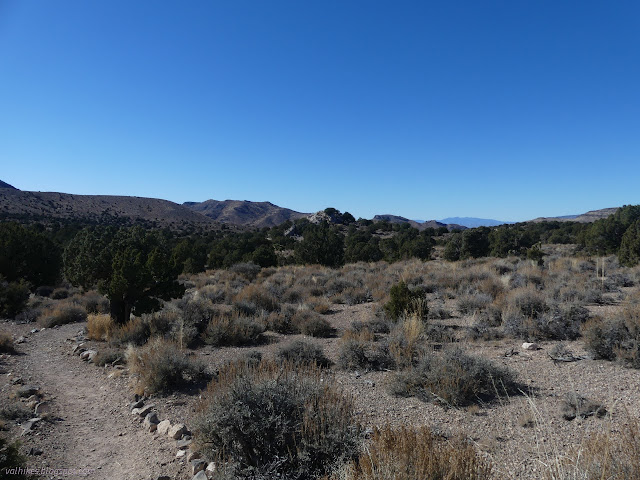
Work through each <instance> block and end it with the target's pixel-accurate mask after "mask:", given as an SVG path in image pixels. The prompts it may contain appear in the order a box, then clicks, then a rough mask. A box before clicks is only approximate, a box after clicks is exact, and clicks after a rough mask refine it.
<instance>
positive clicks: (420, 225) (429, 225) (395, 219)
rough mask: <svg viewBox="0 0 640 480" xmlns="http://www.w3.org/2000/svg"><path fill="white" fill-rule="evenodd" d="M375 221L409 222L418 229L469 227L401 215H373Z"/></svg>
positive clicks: (450, 229) (460, 228)
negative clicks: (417, 219)
mask: <svg viewBox="0 0 640 480" xmlns="http://www.w3.org/2000/svg"><path fill="white" fill-rule="evenodd" d="M373 221H374V222H385V221H386V222H389V223H409V224H410V225H411V226H412V227H414V228H417V229H418V230H426V229H427V228H440V227H446V228H447V229H448V230H449V231H452V230H464V229H465V228H467V227H464V226H462V225H457V224H453V223H450V224H445V223H442V222H438V221H437V220H427V221H425V222H416V221H415V220H409V219H408V218H405V217H400V216H398V215H389V214H384V215H376V216H374V217H373Z"/></svg>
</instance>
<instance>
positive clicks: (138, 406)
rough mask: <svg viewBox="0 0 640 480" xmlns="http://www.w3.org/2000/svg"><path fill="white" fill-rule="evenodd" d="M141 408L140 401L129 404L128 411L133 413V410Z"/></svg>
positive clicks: (142, 404)
mask: <svg viewBox="0 0 640 480" xmlns="http://www.w3.org/2000/svg"><path fill="white" fill-rule="evenodd" d="M143 406H144V402H143V401H142V400H138V401H137V402H133V403H131V404H129V410H131V411H133V409H134V408H142V407H143Z"/></svg>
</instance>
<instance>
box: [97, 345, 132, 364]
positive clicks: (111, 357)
mask: <svg viewBox="0 0 640 480" xmlns="http://www.w3.org/2000/svg"><path fill="white" fill-rule="evenodd" d="M125 358H126V356H125V353H124V352H123V351H122V350H116V349H101V350H98V353H96V356H95V357H93V363H94V364H95V365H98V366H99V367H104V366H105V365H106V364H108V363H114V362H115V361H118V363H124V362H125Z"/></svg>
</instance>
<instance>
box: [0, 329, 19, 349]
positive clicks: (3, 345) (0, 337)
mask: <svg viewBox="0 0 640 480" xmlns="http://www.w3.org/2000/svg"><path fill="white" fill-rule="evenodd" d="M13 352H15V345H14V344H13V339H12V338H11V335H9V334H8V333H6V332H1V331H0V353H13Z"/></svg>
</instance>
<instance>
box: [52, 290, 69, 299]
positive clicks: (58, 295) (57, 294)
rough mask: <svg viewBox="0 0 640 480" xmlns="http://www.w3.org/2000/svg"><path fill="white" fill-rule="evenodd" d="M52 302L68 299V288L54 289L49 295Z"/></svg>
mask: <svg viewBox="0 0 640 480" xmlns="http://www.w3.org/2000/svg"><path fill="white" fill-rule="evenodd" d="M50 297H51V298H53V299H54V300H64V299H65V298H69V289H68V288H64V287H61V288H56V289H55V290H54V291H53V292H51V295H50Z"/></svg>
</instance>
